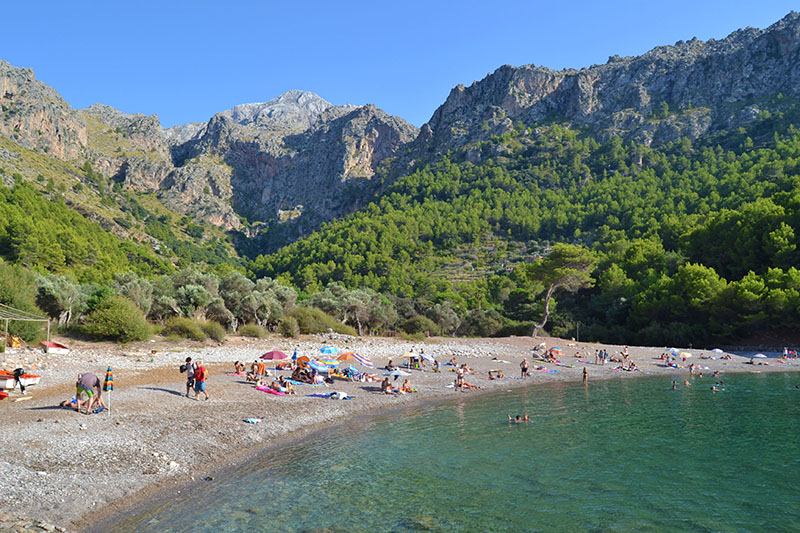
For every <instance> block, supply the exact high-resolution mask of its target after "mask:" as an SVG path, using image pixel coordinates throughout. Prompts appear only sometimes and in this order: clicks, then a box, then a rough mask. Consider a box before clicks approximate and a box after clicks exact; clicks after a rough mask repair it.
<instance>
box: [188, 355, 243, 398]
mask: <svg viewBox="0 0 800 533" xmlns="http://www.w3.org/2000/svg"><path fill="white" fill-rule="evenodd" d="M240 364H241V363H240ZM180 370H181V372H185V373H186V397H187V398H191V396H190V395H189V393H190V392H194V399H195V400H199V399H200V394H201V393H202V394H203V396H204V397H205V399H206V400H208V399H209V397H208V391H207V390H206V382H207V381H208V370H206V367H204V366H203V362H202V361H200V360H199V359H198V360H197V361H193V360H192V358H191V357H187V358H186V362H185V363H184V364H183V365H181V368H180Z"/></svg>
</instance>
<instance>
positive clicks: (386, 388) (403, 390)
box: [381, 377, 417, 394]
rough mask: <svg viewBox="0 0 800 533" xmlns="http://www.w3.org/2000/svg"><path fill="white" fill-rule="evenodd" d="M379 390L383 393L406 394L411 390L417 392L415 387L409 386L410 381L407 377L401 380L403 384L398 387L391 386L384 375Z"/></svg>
mask: <svg viewBox="0 0 800 533" xmlns="http://www.w3.org/2000/svg"><path fill="white" fill-rule="evenodd" d="M381 392H382V393H384V394H408V393H411V392H417V389H414V388H412V387H411V382H410V381H409V380H408V378H406V379H405V381H403V384H402V385H401V386H400V388H397V387H394V386H392V383H391V382H390V381H389V378H388V377H386V378H384V379H383V381H382V382H381Z"/></svg>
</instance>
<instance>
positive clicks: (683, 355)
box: [678, 352, 692, 359]
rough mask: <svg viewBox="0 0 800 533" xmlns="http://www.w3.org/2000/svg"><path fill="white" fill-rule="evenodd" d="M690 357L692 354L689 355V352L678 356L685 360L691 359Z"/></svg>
mask: <svg viewBox="0 0 800 533" xmlns="http://www.w3.org/2000/svg"><path fill="white" fill-rule="evenodd" d="M691 356H692V354H690V353H689V352H681V353H679V354H678V357H685V358H687V359H688V358H689V357H691Z"/></svg>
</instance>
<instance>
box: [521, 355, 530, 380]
mask: <svg viewBox="0 0 800 533" xmlns="http://www.w3.org/2000/svg"><path fill="white" fill-rule="evenodd" d="M529 368H530V365H529V364H528V358H527V357H526V358H523V359H522V362H521V363H520V364H519V370H520V376H521V377H523V378H527V377H528V369H529Z"/></svg>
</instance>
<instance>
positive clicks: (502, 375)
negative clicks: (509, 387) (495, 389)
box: [496, 370, 506, 379]
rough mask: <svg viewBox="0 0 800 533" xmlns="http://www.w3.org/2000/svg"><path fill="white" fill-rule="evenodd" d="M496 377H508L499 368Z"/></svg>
mask: <svg viewBox="0 0 800 533" xmlns="http://www.w3.org/2000/svg"><path fill="white" fill-rule="evenodd" d="M496 377H497V379H503V378H505V377H506V375H505V374H503V371H502V370H498V371H497V376H496Z"/></svg>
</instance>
